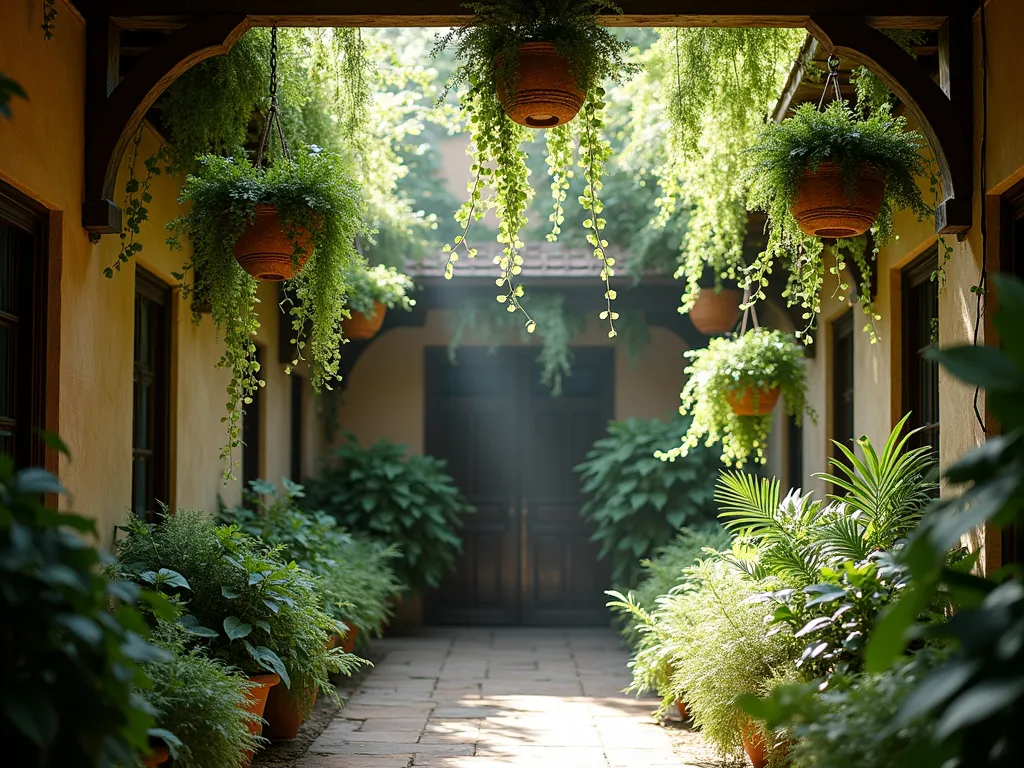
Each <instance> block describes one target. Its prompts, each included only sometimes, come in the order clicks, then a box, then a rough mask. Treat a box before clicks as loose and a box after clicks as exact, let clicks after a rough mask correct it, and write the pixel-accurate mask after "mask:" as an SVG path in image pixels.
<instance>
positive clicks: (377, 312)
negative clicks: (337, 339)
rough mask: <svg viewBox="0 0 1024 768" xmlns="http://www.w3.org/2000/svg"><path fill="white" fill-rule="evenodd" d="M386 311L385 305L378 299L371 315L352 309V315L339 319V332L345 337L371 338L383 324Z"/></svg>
mask: <svg viewBox="0 0 1024 768" xmlns="http://www.w3.org/2000/svg"><path fill="white" fill-rule="evenodd" d="M387 311H388V308H387V306H386V305H384V304H381V303H380V302H379V301H378V302H375V303H374V305H373V314H372V315H364V314H363V313H362V312H359V311H358V310H352V317H350V318H349V319H348V320H342V321H341V332H342V333H343V334H344V335H345V338H346V339H364V340H365V339H372V338H373V337H374V336H376V335H377V331H379V330H380V327H381V326H382V325H383V324H384V315H386V314H387Z"/></svg>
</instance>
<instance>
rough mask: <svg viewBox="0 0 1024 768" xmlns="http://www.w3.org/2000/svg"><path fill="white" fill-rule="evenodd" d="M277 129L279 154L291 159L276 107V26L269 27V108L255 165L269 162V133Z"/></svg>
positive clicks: (279, 114)
mask: <svg viewBox="0 0 1024 768" xmlns="http://www.w3.org/2000/svg"><path fill="white" fill-rule="evenodd" d="M275 128H276V129H277V136H278V138H279V139H280V140H281V154H282V155H283V156H284V157H285V158H286V159H288V160H291V159H292V153H291V152H290V151H289V149H288V142H287V141H286V140H285V138H284V129H283V128H282V127H281V113H280V111H279V110H278V108H277V26H276V25H275V26H273V27H271V28H270V109H269V110H268V111H267V119H266V121H265V122H264V123H263V135H262V136H261V137H260V148H259V150H258V151H257V153H256V165H258V166H262V165H263V164H264V162H266V164H268V165H269V164H270V157H269V155H267V149H268V148H269V144H270V135H271V133H273V131H274V129H275Z"/></svg>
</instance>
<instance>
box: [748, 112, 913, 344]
mask: <svg viewBox="0 0 1024 768" xmlns="http://www.w3.org/2000/svg"><path fill="white" fill-rule="evenodd" d="M923 145H924V139H923V137H922V136H921V135H920V134H919V133H917V132H916V131H908V130H907V129H906V119H905V118H903V117H893V116H892V115H891V114H890V112H889V110H888V109H887V108H886V107H884V106H883V107H880V108H878V109H876V110H875V111H874V112H873V113H872V114H871V115H870V116H869V117H867V118H861V117H860V116H859V115H858V114H857V113H856V112H855V111H854V110H853V109H852V108H851V107H850V106H849V105H848V104H846V103H845V102H841V101H835V102H832V103H831V104H829V105H828V107H826V108H825V109H824V110H823V111H822V110H818V109H817V108H816V107H815V105H813V104H803V105H801V106H800V107H799V108H798V109H797V110H796V112H795V113H794V114H793V115H792V116H791V117H789V118H787V119H786V120H783V121H782V122H781V123H779V124H769V125H768V126H767V127H766V128H765V129H764V130H763V131H762V132H761V135H760V136H759V137H758V140H757V142H756V143H755V144H754V146H752V147H751V148H750V149H749V154H750V155H751V157H752V158H753V164H752V166H751V170H750V172H749V175H748V181H749V184H750V198H749V206H750V207H751V208H752V209H754V208H758V209H761V210H763V211H765V212H766V213H767V214H768V226H767V229H768V244H767V247H766V248H765V250H764V251H763V252H762V253H760V254H759V255H758V257H757V258H756V260H755V261H754V263H753V264H752V265H751V267H750V269H749V271H748V273H747V274H748V279H749V280H750V285H751V287H752V289H753V292H754V293H753V296H754V298H755V299H764V298H765V294H764V291H763V286H765V285H767V279H766V275H767V274H768V273H770V272H771V270H772V265H773V264H774V262H775V260H776V258H781V259H782V260H783V262H784V263H785V264H786V266H787V268H788V270H789V285H788V289H787V294H788V298H789V300H790V303H791V304H792V303H799V304H800V305H801V306H803V307H804V308H805V309H806V310H807V312H808V313H809V319H810V320H811V323H812V324H813V318H814V316H815V315H817V314H818V313H819V312H820V309H821V299H820V288H821V285H822V283H823V278H824V274H825V260H824V258H823V256H822V254H823V251H824V245H823V243H822V241H821V240H820V239H819V238H817V237H813V236H809V235H807V234H805V233H804V232H803V231H802V230H801V228H800V226H799V225H798V223H797V220H796V218H795V217H794V215H793V213H792V207H793V204H794V202H796V201H797V198H798V193H799V192H800V185H801V182H802V181H803V180H804V175H805V172H808V171H811V172H816V171H818V170H819V169H820V168H821V167H822V166H823V165H824V164H826V163H832V164H834V165H836V166H838V167H839V168H840V169H841V172H842V176H843V181H844V186H845V192H846V195H847V196H848V198H849V199H848V200H847V201H843V200H841V199H840V200H838V201H836V202H837V203H838V204H842V203H843V202H854V201H859V198H863V197H865V195H863V194H858V175H859V174H860V173H861V172H862V171H864V170H868V171H869V172H874V173H875V174H877V176H878V177H879V178H884V190H883V192H882V193H881V205H880V207H879V211H878V215H877V218H876V219H875V221H874V225H873V226H872V228H871V232H872V234H873V235H874V244H875V251H874V253H873V254H872V261H873V258H874V254H877V252H878V249H879V248H881V247H882V246H884V245H885V244H886V243H887V242H888V241H889V240H891V239H892V237H893V222H892V217H893V213H894V212H895V211H898V210H901V209H904V208H906V209H909V210H910V211H912V212H913V213H916V214H917V215H918V217H919V218H922V219H923V218H926V217H928V216H931V215H932V214H933V211H932V209H931V207H930V206H929V205H928V204H927V203H925V201H924V199H923V197H922V195H921V190H920V188H919V187H918V185H917V177H919V176H921V175H923V174H925V173H926V171H927V164H926V162H925V160H924V158H923V157H922V155H921V149H922V147H923ZM839 245H840V247H842V245H843V243H842V242H840V243H839ZM834 252H835V254H836V255H835V259H836V261H835V263H834V264H833V266H831V267H830V271H831V272H832V273H834V274H836V275H840V285H839V289H838V290H839V291H840V292H845V290H846V288H847V286H846V285H845V284H843V283H842V280H841V272H842V271H843V268H844V267H845V263H844V261H843V258H842V257H841V256H840V255H839V249H838V248H836V249H834ZM850 253H851V255H852V256H853V258H854V259H855V260H856V261H857V262H858V266H859V267H860V270H859V271H860V277H861V285H860V291H859V294H860V299H861V305H862V308H863V309H864V312H865V313H866V314H867V315H868V316H869V317H870V318H872V319H877V315H876V314H875V311H874V309H873V307H872V306H871V300H870V297H871V292H870V282H871V274H872V271H873V265H872V263H871V262H870V261H869V260H868V259H867V258H866V257H865V255H864V249H863V246H855V247H854V248H852V249H850ZM841 298H845V297H842V296H841ZM810 327H811V326H810V325H809V326H808V329H809V328H810Z"/></svg>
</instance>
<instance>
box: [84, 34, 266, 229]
mask: <svg viewBox="0 0 1024 768" xmlns="http://www.w3.org/2000/svg"><path fill="white" fill-rule="evenodd" d="M249 26H250V23H249V21H248V19H247V18H246V17H245V16H244V15H242V14H225V15H220V16H203V17H201V18H199V19H198V20H197V21H194V22H192V23H191V24H188V25H187V26H185V27H182V28H181V29H179V30H176V31H174V32H172V33H170V34H169V35H168V36H167V38H166V39H165V40H164V41H162V42H161V43H160V44H159V45H157V46H156V47H155V48H153V49H152V50H150V51H149V52H148V53H146V54H145V55H144V56H143V57H142V58H141V59H139V61H138V63H137V64H136V65H135V66H134V67H133V68H132V70H131V71H130V72H128V73H127V74H126V76H125V77H124V78H123V79H119V66H120V62H119V51H120V29H119V27H118V26H117V24H116V23H115V22H114V21H113V20H112V19H110V18H109V17H97V18H90V19H88V23H87V27H86V38H87V40H86V45H87V53H86V121H85V202H84V203H83V204H82V226H83V227H85V228H86V229H88V230H89V231H91V232H95V233H97V234H116V233H118V232H120V231H121V210H120V209H119V208H118V207H117V204H116V203H115V202H114V200H113V198H114V185H115V183H116V182H117V170H118V167H119V166H120V164H121V158H122V157H123V156H124V153H125V150H126V149H127V148H128V144H129V142H130V141H131V137H132V135H133V134H134V133H135V131H136V130H138V127H139V125H141V124H142V120H143V119H144V118H145V116H146V112H147V111H148V110H149V108H150V107H151V106H153V103H154V102H155V101H156V100H157V98H158V97H159V96H160V94H162V93H163V92H164V91H165V90H166V89H167V88H168V87H169V86H170V85H171V83H173V82H174V81H175V80H176V79H177V78H178V77H179V76H180V75H181V74H182V73H183V72H185V71H186V70H188V69H190V68H191V67H194V66H195V65H196V64H198V63H199V62H200V61H202V60H203V59H208V58H210V57H211V56H217V55H222V54H225V53H227V52H228V50H229V49H230V48H231V46H232V45H234V44H235V42H236V41H237V40H238V39H239V38H240V37H241V36H242V35H243V34H244V33H245V31H246V30H247V29H249Z"/></svg>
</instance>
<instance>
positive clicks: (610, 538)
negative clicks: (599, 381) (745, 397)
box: [576, 419, 718, 586]
mask: <svg viewBox="0 0 1024 768" xmlns="http://www.w3.org/2000/svg"><path fill="white" fill-rule="evenodd" d="M680 422H681V420H675V421H671V422H665V421H661V420H660V419H629V420H627V421H613V422H611V423H610V424H609V425H608V435H607V436H606V437H602V438H601V439H599V440H598V441H597V442H595V443H594V445H593V447H592V448H591V449H590V451H588V452H587V460H586V461H584V462H583V463H582V464H580V465H579V466H577V467H576V471H577V472H578V473H579V474H580V480H581V482H582V486H583V493H585V494H586V495H587V497H588V498H587V501H586V503H585V504H584V505H583V507H582V508H581V510H580V514H581V515H582V516H583V519H584V520H587V521H588V522H590V523H593V524H594V525H595V526H596V530H595V531H594V535H593V539H594V541H598V542H600V543H601V552H600V555H599V557H601V558H605V557H608V556H609V555H611V556H612V581H613V583H614V584H615V585H617V586H629V585H632V584H635V583H636V580H637V578H638V576H639V574H640V560H641V559H642V558H646V557H650V556H651V555H652V554H653V553H654V550H655V549H656V548H657V547H659V546H661V545H662V544H667V543H668V542H669V541H671V540H672V535H673V534H674V533H675V532H676V531H678V530H679V529H680V528H681V527H683V526H684V525H692V524H694V523H697V522H701V521H710V520H714V516H715V506H714V477H715V470H716V468H717V466H718V461H717V458H716V457H715V455H714V454H713V453H712V452H711V451H707V450H703V449H701V450H697V451H693V452H692V453H691V454H690V455H688V456H687V457H686V458H685V459H681V460H679V461H675V462H673V463H671V464H664V463H663V462H661V461H659V460H658V459H656V458H655V457H654V454H655V452H656V451H657V450H658V449H659V448H661V447H663V446H664V445H665V443H666V442H667V441H668V440H671V439H673V438H675V437H676V436H678V435H679V433H680V432H681V431H684V430H685V429H686V424H685V423H680Z"/></svg>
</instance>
